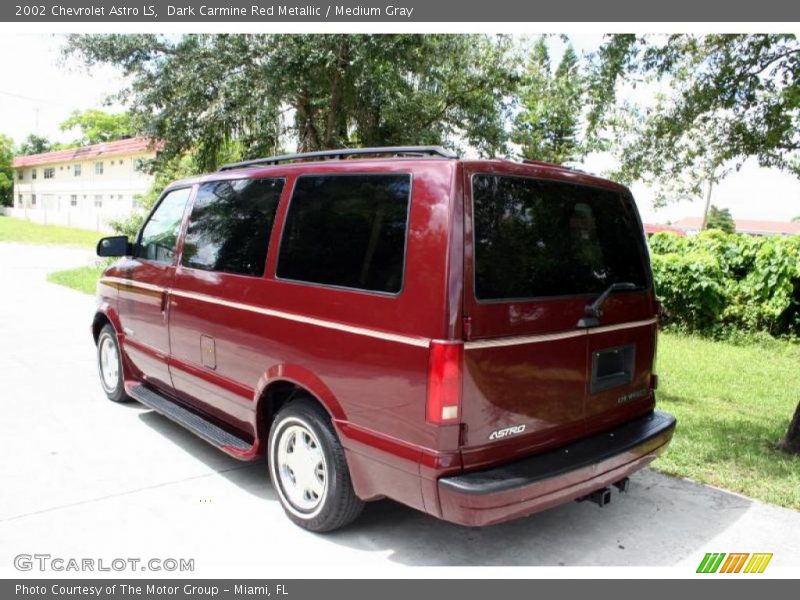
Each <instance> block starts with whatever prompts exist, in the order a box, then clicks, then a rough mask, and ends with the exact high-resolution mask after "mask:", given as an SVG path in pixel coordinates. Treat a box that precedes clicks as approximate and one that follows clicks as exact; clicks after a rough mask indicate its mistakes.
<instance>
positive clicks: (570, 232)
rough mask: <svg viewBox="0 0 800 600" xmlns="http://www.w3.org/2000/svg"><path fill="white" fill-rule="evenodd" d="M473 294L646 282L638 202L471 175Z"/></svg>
mask: <svg viewBox="0 0 800 600" xmlns="http://www.w3.org/2000/svg"><path fill="white" fill-rule="evenodd" d="M472 196H473V220H474V271H475V295H476V297H477V298H478V299H479V300H511V299H526V298H539V297H546V296H567V295H578V294H594V293H598V292H601V291H602V290H604V289H605V288H606V287H608V286H609V285H611V284H612V283H618V282H629V283H633V284H635V285H637V286H640V287H645V286H646V285H647V276H646V270H645V263H644V256H645V253H644V247H643V240H642V233H641V231H640V227H639V224H638V219H637V217H636V213H635V211H634V208H633V202H632V200H631V199H630V198H629V197H627V196H623V195H622V194H619V193H617V192H614V191H611V190H605V189H602V188H594V187H587V186H579V185H573V184H570V183H563V182H557V181H545V180H537V179H530V178H525V177H509V176H498V175H475V176H474V177H473V179H472Z"/></svg>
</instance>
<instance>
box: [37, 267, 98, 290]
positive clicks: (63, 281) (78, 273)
mask: <svg viewBox="0 0 800 600" xmlns="http://www.w3.org/2000/svg"><path fill="white" fill-rule="evenodd" d="M102 272H103V267H97V266H91V267H77V268H75V269H66V270H64V271H55V272H53V273H50V274H48V275H47V281H50V282H52V283H57V284H59V285H64V286H66V287H68V288H72V289H73V290H78V291H79V292H83V293H84V294H94V292H95V288H96V286H97V280H98V279H99V277H100V274H101V273H102Z"/></svg>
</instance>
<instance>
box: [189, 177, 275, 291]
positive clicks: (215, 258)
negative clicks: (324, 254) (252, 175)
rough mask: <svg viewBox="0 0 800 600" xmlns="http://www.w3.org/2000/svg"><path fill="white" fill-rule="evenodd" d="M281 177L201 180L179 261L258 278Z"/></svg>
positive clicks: (267, 243) (265, 258)
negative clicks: (205, 181) (202, 181)
mask: <svg viewBox="0 0 800 600" xmlns="http://www.w3.org/2000/svg"><path fill="white" fill-rule="evenodd" d="M281 190H283V179H237V180H227V181H213V182H211V183H204V184H203V185H201V186H200V189H198V191H197V197H196V198H195V201H194V206H193V207H192V214H191V215H190V217H189V226H188V229H187V231H186V237H185V239H184V243H183V257H182V259H181V262H182V264H184V265H185V266H187V267H192V268H195V269H203V270H208V271H221V272H224V273H235V274H238V275H253V276H261V275H263V274H264V267H265V264H266V260H267V247H268V246H269V236H270V232H271V231H272V223H273V221H274V220H275V211H276V210H277V208H278V201H279V200H280V197H281Z"/></svg>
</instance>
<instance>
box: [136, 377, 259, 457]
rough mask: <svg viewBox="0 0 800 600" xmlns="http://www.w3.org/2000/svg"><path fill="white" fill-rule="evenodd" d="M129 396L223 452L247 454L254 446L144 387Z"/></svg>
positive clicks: (138, 388) (138, 386) (137, 387)
mask: <svg viewBox="0 0 800 600" xmlns="http://www.w3.org/2000/svg"><path fill="white" fill-rule="evenodd" d="M128 394H129V395H130V396H131V398H133V399H134V400H137V401H139V402H141V403H142V404H144V405H145V406H147V407H148V408H152V409H153V410H154V411H156V412H157V413H159V414H161V415H164V416H165V417H167V418H168V419H170V420H171V421H175V422H176V423H177V424H178V425H182V426H183V427H185V428H186V429H188V430H189V431H191V432H192V433H194V434H196V435H197V436H199V437H201V438H203V439H204V440H205V441H207V442H208V443H209V444H211V445H212V446H216V447H217V448H220V449H222V450H225V449H226V448H228V449H234V450H236V451H237V453H245V452H247V451H248V450H250V449H252V447H253V446H252V444H250V443H248V442H247V441H245V440H243V439H241V438H238V437H236V436H235V435H233V434H232V433H230V432H228V431H225V430H224V429H222V427H219V426H218V425H215V424H214V423H212V422H211V421H209V420H208V419H206V418H205V417H203V416H201V415H199V414H197V413H194V412H192V411H190V410H188V409H186V408H184V407H183V406H181V405H180V404H178V403H177V402H175V401H174V400H171V399H169V398H168V397H167V396H164V395H162V394H160V393H158V392H156V391H153V390H151V389H150V388H146V387H145V386H143V385H137V386H135V387H133V388H132V389H131V390H130V391H129V392H128Z"/></svg>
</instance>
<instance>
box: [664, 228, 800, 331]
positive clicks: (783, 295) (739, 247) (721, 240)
mask: <svg viewBox="0 0 800 600" xmlns="http://www.w3.org/2000/svg"><path fill="white" fill-rule="evenodd" d="M650 252H651V255H652V263H653V277H654V280H655V285H656V293H657V295H658V297H659V299H660V300H661V303H662V305H663V308H664V321H665V322H666V323H667V324H675V325H678V326H680V327H682V328H685V329H688V330H691V331H696V332H699V333H719V332H724V331H726V330H730V329H739V330H744V331H753V332H757V331H763V332H766V333H769V334H771V335H775V336H781V335H794V336H797V335H800V236H794V237H755V236H748V235H743V234H736V233H725V232H722V231H718V230H710V231H704V232H702V233H700V234H698V235H694V236H689V237H679V236H677V235H675V234H673V233H669V232H663V233H656V234H654V235H653V236H651V237H650Z"/></svg>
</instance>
